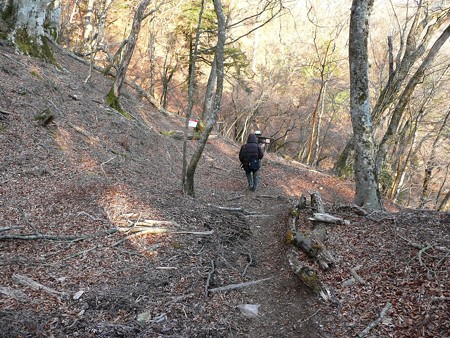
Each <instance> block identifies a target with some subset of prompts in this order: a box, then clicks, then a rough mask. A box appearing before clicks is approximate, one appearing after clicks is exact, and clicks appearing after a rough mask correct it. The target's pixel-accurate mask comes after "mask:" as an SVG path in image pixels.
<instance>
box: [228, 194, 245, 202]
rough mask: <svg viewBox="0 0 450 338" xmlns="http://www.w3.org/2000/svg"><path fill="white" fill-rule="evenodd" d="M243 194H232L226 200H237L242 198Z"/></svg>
mask: <svg viewBox="0 0 450 338" xmlns="http://www.w3.org/2000/svg"><path fill="white" fill-rule="evenodd" d="M244 196H245V195H237V196H234V197H230V198H229V199H227V201H228V202H230V201H234V200H238V199H240V198H242V197H244Z"/></svg>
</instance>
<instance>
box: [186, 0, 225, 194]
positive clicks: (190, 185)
mask: <svg viewBox="0 0 450 338" xmlns="http://www.w3.org/2000/svg"><path fill="white" fill-rule="evenodd" d="M213 1H214V10H215V12H216V15H217V44H216V48H215V55H214V62H215V63H216V68H215V69H216V71H215V73H216V90H215V94H214V103H213V106H212V110H211V113H210V114H207V115H208V118H207V120H206V124H205V131H204V132H203V133H202V137H201V138H200V140H199V141H198V144H197V148H196V149H195V151H194V154H193V155H192V157H191V160H190V162H189V166H188V169H187V172H186V192H187V193H188V194H189V195H190V196H195V192H194V175H195V170H196V168H197V164H198V161H199V160H200V158H201V155H202V153H203V149H204V148H205V145H206V141H207V140H208V137H209V135H210V134H211V131H212V129H213V127H214V125H215V124H216V121H217V117H218V115H219V111H220V106H221V101H222V91H223V81H224V49H225V40H226V21H225V16H224V14H223V10H222V3H221V0H213ZM210 76H211V75H210Z"/></svg>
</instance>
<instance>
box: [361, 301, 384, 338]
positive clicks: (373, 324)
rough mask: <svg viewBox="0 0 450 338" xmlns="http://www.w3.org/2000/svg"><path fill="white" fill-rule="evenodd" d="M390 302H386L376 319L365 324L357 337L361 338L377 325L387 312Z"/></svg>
mask: <svg viewBox="0 0 450 338" xmlns="http://www.w3.org/2000/svg"><path fill="white" fill-rule="evenodd" d="M391 306H392V304H391V303H389V302H387V303H386V305H385V306H384V308H383V310H381V312H380V315H379V316H378V318H377V319H376V320H374V321H373V322H372V323H370V324H369V325H367V326H366V328H365V329H364V330H363V331H361V333H360V334H359V335H358V338H362V337H365V336H366V335H367V334H368V333H369V331H370V330H372V329H373V328H374V327H375V326H377V325H378V324H379V323H380V322H381V321H382V320H383V318H384V316H386V314H387V312H388V311H389V309H390V308H391Z"/></svg>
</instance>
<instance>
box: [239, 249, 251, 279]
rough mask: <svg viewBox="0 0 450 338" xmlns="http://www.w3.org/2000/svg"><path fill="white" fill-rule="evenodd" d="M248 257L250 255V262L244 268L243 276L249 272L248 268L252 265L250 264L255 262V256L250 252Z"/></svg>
mask: <svg viewBox="0 0 450 338" xmlns="http://www.w3.org/2000/svg"><path fill="white" fill-rule="evenodd" d="M247 257H248V263H247V265H246V266H245V268H244V271H242V274H241V276H242V277H244V276H245V275H246V274H247V269H248V268H249V267H250V265H252V264H253V258H252V255H251V253H250V252H247Z"/></svg>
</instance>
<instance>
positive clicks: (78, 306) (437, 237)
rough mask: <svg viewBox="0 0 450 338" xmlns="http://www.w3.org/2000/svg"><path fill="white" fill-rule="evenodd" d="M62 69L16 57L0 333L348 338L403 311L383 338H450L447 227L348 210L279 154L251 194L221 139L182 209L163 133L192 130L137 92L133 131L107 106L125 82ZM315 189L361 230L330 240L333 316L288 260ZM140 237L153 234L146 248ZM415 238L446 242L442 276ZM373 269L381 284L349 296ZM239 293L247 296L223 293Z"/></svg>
mask: <svg viewBox="0 0 450 338" xmlns="http://www.w3.org/2000/svg"><path fill="white" fill-rule="evenodd" d="M57 55H58V57H57V59H58V64H59V66H60V67H55V66H53V65H49V64H45V63H42V62H40V61H39V60H34V59H29V58H27V57H23V56H20V55H16V54H15V53H14V52H13V50H12V49H10V48H8V47H5V46H0V60H1V62H0V111H1V113H0V117H1V120H0V123H1V125H0V153H1V158H0V161H1V166H0V193H1V199H0V208H1V214H0V230H1V231H0V255H1V264H2V267H1V270H0V280H1V285H0V287H1V289H0V291H1V298H0V327H1V329H2V330H0V336H2V337H11V336H33V337H48V336H52V335H53V336H55V337H64V336H67V337H74V336H79V337H120V336H124V337H157V336H159V337H270V336H272V337H346V336H351V335H355V334H357V333H359V332H361V331H362V330H363V329H364V327H365V326H366V325H367V324H368V323H370V322H371V320H374V319H376V316H377V314H378V312H379V311H381V308H382V307H383V305H384V304H385V303H386V302H387V301H391V302H392V303H393V304H394V305H393V310H391V314H392V316H391V317H388V319H389V320H388V321H387V322H385V323H384V324H382V325H381V326H379V327H377V328H375V329H374V331H375V330H380V331H378V332H379V333H381V334H385V335H396V336H401V335H402V334H401V332H406V333H412V334H413V335H414V333H416V332H423V336H432V335H434V334H436V333H440V334H441V335H443V333H444V332H445V330H448V328H449V323H448V318H447V319H446V318H445V316H444V315H445V313H446V311H448V306H447V305H448V297H449V295H448V265H449V262H448V257H447V258H445V252H447V253H448V251H445V250H448V247H449V245H448V243H449V238H448V230H449V223H450V220H449V216H448V214H438V213H427V212H425V211H423V212H421V213H420V214H417V213H413V212H412V211H403V213H402V214H384V213H380V214H377V215H376V217H373V215H369V216H367V215H366V216H358V215H356V214H355V213H354V212H353V211H352V210H351V209H348V208H344V207H341V206H343V205H344V206H348V205H349V204H350V203H351V199H352V196H353V192H352V183H351V182H345V181H340V180H337V179H335V178H334V177H332V176H330V175H327V174H324V173H319V172H315V171H313V170H310V169H309V168H307V167H304V166H302V165H300V164H298V163H293V162H291V163H288V162H286V161H284V160H283V159H280V158H277V157H276V156H275V155H273V154H267V155H266V157H265V159H264V162H263V169H262V173H261V174H262V184H261V189H260V191H259V192H258V193H257V194H254V193H251V192H249V191H247V190H246V183H245V176H244V174H243V172H242V170H241V169H240V167H239V163H238V159H237V152H238V149H239V145H237V144H235V143H233V142H231V141H230V140H228V139H226V138H224V137H222V136H220V135H215V137H212V138H211V139H210V141H209V143H208V145H207V147H206V150H205V153H204V156H203V158H202V160H201V162H200V165H199V168H198V172H197V176H196V193H197V198H196V199H192V198H190V197H186V196H183V194H182V192H181V189H180V174H179V173H180V171H181V150H182V142H181V141H179V140H176V139H174V138H171V137H168V136H165V133H164V132H165V131H169V130H180V129H181V127H182V124H183V121H182V119H181V118H180V117H178V116H165V115H162V114H160V113H158V112H156V111H155V109H154V108H153V107H152V106H150V105H149V104H148V103H147V102H146V101H145V100H143V99H140V98H139V97H138V96H137V95H136V93H134V92H133V91H132V90H131V89H129V88H127V89H126V90H125V92H124V97H123V106H124V107H125V108H126V109H127V111H128V112H129V113H130V114H131V115H132V119H128V118H125V117H124V116H122V115H120V114H119V113H118V112H116V111H114V110H112V109H110V108H109V107H107V106H106V105H105V103H104V100H103V98H104V95H105V93H107V91H108V89H109V86H110V85H111V79H108V78H107V77H104V76H102V75H101V74H98V73H95V74H94V76H93V77H92V79H91V80H90V81H89V82H87V83H85V78H86V77H87V74H88V67H87V66H86V65H84V64H82V63H80V62H78V61H76V60H74V59H73V58H71V57H69V56H67V55H65V54H57ZM195 142H196V141H190V142H189V145H188V146H189V151H192V149H193V148H194V146H195ZM312 191H320V192H321V194H322V197H323V199H324V201H325V203H326V206H327V208H328V209H329V210H333V211H334V212H336V213H337V212H340V213H341V216H343V217H346V218H348V219H349V220H351V221H352V225H351V226H349V227H345V226H335V227H333V228H332V229H330V239H329V242H330V248H331V249H332V250H333V251H334V252H335V253H336V255H337V257H339V259H340V261H339V263H338V264H337V267H336V269H335V270H334V271H332V272H329V273H324V274H323V278H324V280H325V281H326V283H327V285H329V287H330V289H331V290H332V291H333V293H335V297H336V299H337V302H336V303H334V304H331V303H330V304H329V303H325V302H323V301H322V300H321V299H319V298H318V297H316V296H314V295H312V294H311V292H310V291H309V289H308V288H307V287H306V286H304V285H302V284H301V283H300V282H299V280H298V279H297V278H296V277H295V275H294V274H293V273H292V272H291V271H290V268H289V265H288V262H287V259H286V252H288V251H289V250H292V249H291V248H289V247H288V246H287V244H285V240H284V237H285V233H286V230H287V229H288V227H289V225H288V224H287V216H288V213H289V209H290V207H292V206H293V205H294V203H295V201H296V200H297V198H298V196H299V195H300V194H301V193H303V194H305V195H307V194H308V193H310V192H312ZM407 215H409V216H408V217H409V218H408V217H407ZM308 217H309V211H308V210H305V211H304V212H303V213H302V214H301V215H300V218H299V220H300V221H301V222H300V223H301V224H304V225H305V226H307V224H308V222H309V221H308ZM418 217H421V218H418ZM150 221H154V222H150ZM405 222H407V223H405ZM418 222H420V223H418ZM140 226H145V227H147V228H146V229H152V230H151V232H150V233H147V235H145V236H144V235H142V234H141V235H139V236H137V235H133V232H132V231H133V230H136V229H138V228H139V227H140ZM118 229H122V230H125V229H126V230H127V231H118ZM396 234H397V235H398V236H397V235H396ZM399 236H401V237H399ZM379 238H382V240H380V239H379ZM402 238H406V239H407V240H403V239H402ZM408 240H409V241H410V242H414V243H416V244H417V243H419V242H420V243H422V244H424V243H426V242H428V243H430V248H428V249H427V250H426V253H427V254H430V255H431V254H433V255H435V256H436V257H435V258H430V257H431V256H430V257H428V256H427V257H426V259H425V256H424V255H425V252H423V253H422V254H421V256H420V257H421V258H422V263H423V262H424V261H425V263H424V264H425V266H426V267H427V268H428V269H430V270H433V273H434V276H431V277H430V278H431V279H430V280H421V279H422V278H426V274H424V272H425V273H426V272H427V270H426V269H425V268H424V265H423V264H421V262H420V261H419V260H417V259H415V257H416V256H417V254H418V251H419V249H417V248H414V247H411V245H410V243H409V242H408ZM299 255H300V256H301V254H299ZM405 257H407V258H408V260H410V262H408V264H405V265H404V266H401V267H400V265H401V262H402V260H405ZM387 258H388V259H389V262H386V261H385V260H386V259H387ZM358 264H361V265H363V266H362V268H361V269H360V270H358V272H359V273H360V274H361V275H363V276H364V277H365V279H366V282H367V284H364V285H361V286H360V285H352V286H351V287H343V286H342V282H343V281H345V280H346V279H348V278H350V277H351V275H350V273H349V270H350V269H351V268H354V267H355V266H356V265H358ZM406 268H408V269H409V270H405V269H406ZM411 269H413V270H412V271H414V273H411ZM380 271H381V272H383V273H382V274H380ZM398 271H400V272H401V274H402V275H401V278H402V279H401V280H395V278H397V277H398V276H399V275H398V273H397V272H398ZM405 271H406V272H405ZM408 271H409V272H408ZM380 275H381V276H383V278H379V276H380ZM445 277H447V279H446V278H445ZM31 280H32V281H34V282H36V283H39V285H36V284H32V283H31ZM255 281H257V282H258V283H256V284H253V285H251V286H248V287H243V286H242V285H241V283H246V282H255ZM419 281H421V283H419ZM232 284H238V285H240V287H239V288H237V289H235V290H232V291H227V292H220V291H215V290H214V289H215V288H218V287H223V286H229V285H232ZM43 286H45V287H46V288H43ZM397 286H398V287H399V288H403V290H406V295H404V296H402V294H401V293H400V295H398V294H397V291H398V290H399V289H397ZM373 290H376V292H373ZM392 290H394V291H392ZM409 292H412V295H413V296H411V295H410V293H409ZM416 292H420V294H421V295H422V296H421V299H420V301H421V303H420V304H421V305H418V304H419V303H417V301H418V300H417V299H416V298H417V297H415V296H414V295H416ZM375 300H377V301H375ZM242 304H259V315H258V316H257V317H248V316H245V315H244V314H243V313H242V312H241V311H239V309H238V307H239V306H240V305H242ZM336 304H338V307H335V305H336ZM368 304H370V308H369V305H368ZM416 306H417V307H420V311H418V312H417V313H415V312H414V311H410V315H409V316H408V315H407V314H405V311H406V312H407V310H405V309H408V307H416ZM424 311H425V312H426V311H428V312H427V313H426V314H427V315H428V317H426V316H425V314H423V312H424ZM414 316H415V317H414ZM399 318H400V319H399ZM417 318H418V319H417ZM409 320H418V321H419V322H420V323H421V324H420V325H416V326H414V325H412V324H411V325H406V324H404V323H409ZM422 320H426V322H424V323H422V322H421V321H422ZM402 325H403V326H402ZM424 328H425V329H424ZM402 330H403V331H402Z"/></svg>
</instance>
